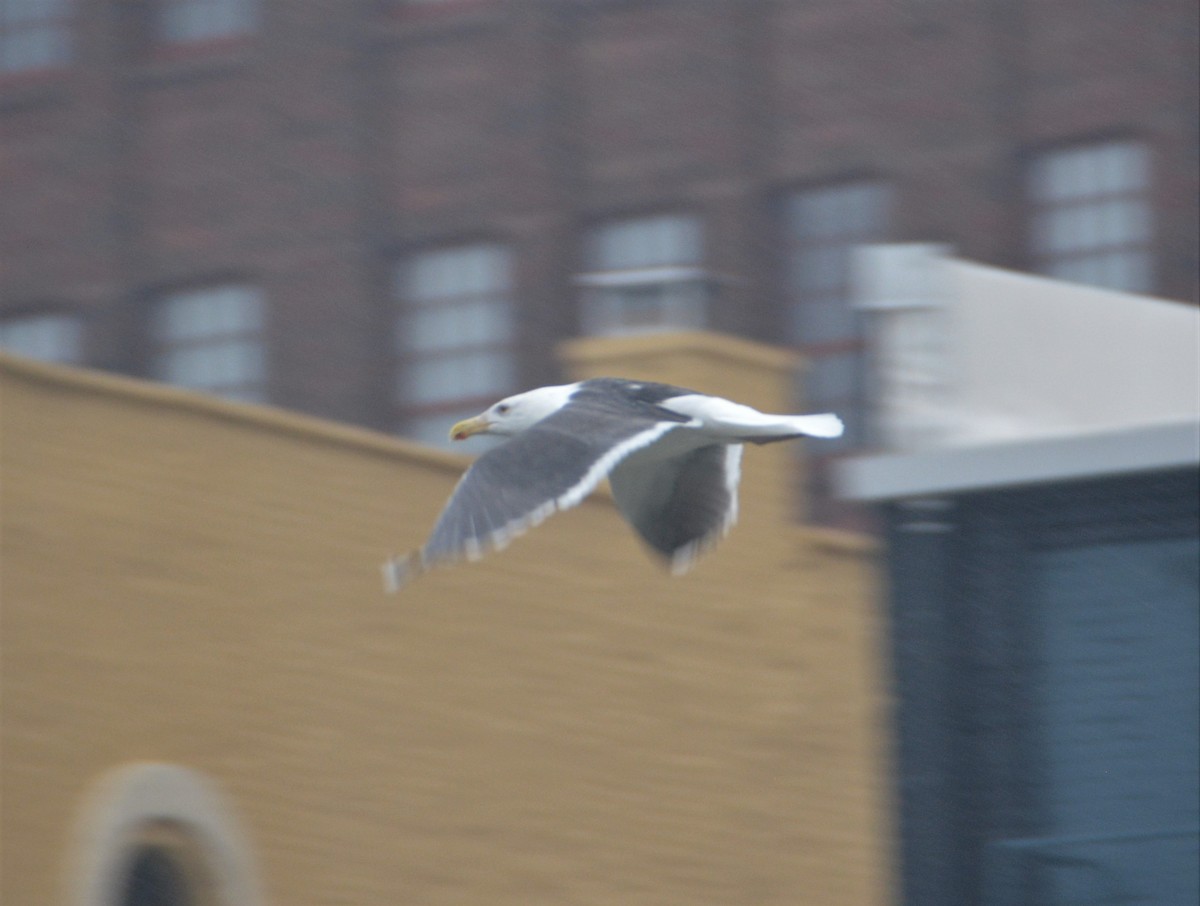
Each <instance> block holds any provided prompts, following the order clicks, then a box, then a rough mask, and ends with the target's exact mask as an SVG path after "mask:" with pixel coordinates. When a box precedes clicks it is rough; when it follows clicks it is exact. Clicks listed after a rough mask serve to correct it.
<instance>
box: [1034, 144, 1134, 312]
mask: <svg viewBox="0 0 1200 906" xmlns="http://www.w3.org/2000/svg"><path fill="white" fill-rule="evenodd" d="M1149 189H1150V164H1149V156H1148V154H1147V151H1146V147H1145V145H1143V144H1141V143H1140V142H1134V141H1110V142H1102V143H1098V144H1091V145H1081V146H1078V147H1074V148H1065V149H1060V150H1054V151H1047V152H1044V153H1042V154H1039V155H1038V156H1037V157H1035V158H1034V160H1033V162H1032V165H1031V167H1030V171H1029V201H1030V206H1031V208H1030V217H1031V223H1030V241H1031V249H1030V253H1031V257H1032V261H1033V267H1034V269H1035V270H1036V271H1038V272H1039V273H1042V274H1046V275H1047V276H1051V277H1057V278H1059V279H1061V280H1071V281H1074V282H1077V283H1088V284H1091V285H1093V286H1103V287H1107V288H1109V289H1116V290H1125V291H1130V292H1150V291H1151V290H1152V289H1153V286H1154V277H1153V273H1152V271H1153V267H1152V260H1151V249H1150V241H1151V223H1150V220H1151V216H1150V203H1149V198H1148V193H1149Z"/></svg>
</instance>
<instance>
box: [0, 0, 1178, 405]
mask: <svg viewBox="0 0 1200 906" xmlns="http://www.w3.org/2000/svg"><path fill="white" fill-rule="evenodd" d="M143 6H145V7H146V8H148V7H149V4H146V5H138V4H133V5H120V4H112V3H101V2H95V3H82V4H78V16H77V19H76V22H75V25H74V28H73V31H72V35H73V38H74V47H75V57H74V59H73V61H72V65H71V66H70V67H68V68H66V69H63V70H61V71H53V72H46V73H40V74H33V75H20V74H18V75H16V76H14V75H9V76H5V77H3V78H2V79H0V127H2V128H3V132H4V155H3V156H2V157H0V193H2V194H3V198H4V205H3V209H2V213H0V311H2V312H7V311H12V310H16V309H20V308H24V307H29V306H37V305H41V304H45V303H56V304H62V305H66V306H68V307H74V308H77V309H79V310H81V311H83V312H85V313H87V315H88V317H89V321H88V325H87V327H88V338H89V344H90V348H89V351H88V361H89V362H91V363H93V364H97V365H101V366H104V367H111V368H115V369H117V370H121V371H128V372H131V373H134V374H137V373H142V372H143V371H144V368H145V361H144V355H143V351H142V350H141V348H140V345H139V340H140V337H141V332H142V331H143V330H144V318H143V317H142V316H141V309H140V308H139V306H140V305H142V304H144V303H145V301H146V300H147V298H148V297H150V296H152V295H153V293H154V292H155V291H157V290H159V289H161V288H162V287H164V286H171V285H174V284H178V283H187V282H193V281H203V280H207V279H213V278H215V277H220V276H224V275H229V274H235V275H240V276H243V277H246V278H249V279H253V280H255V281H257V282H259V283H260V284H261V285H262V286H263V288H264V289H265V290H266V293H267V298H268V300H269V302H270V305H271V310H272V313H273V316H272V322H271V328H270V330H271V334H270V343H271V355H270V365H271V388H270V392H271V398H272V400H273V401H275V402H278V403H281V404H283V405H286V406H288V407H292V408H296V409H299V410H302V411H306V412H309V413H313V414H318V415H322V416H329V417H336V418H338V419H341V420H344V421H350V422H354V423H359V424H366V425H371V426H375V427H390V426H391V424H392V418H393V415H394V412H393V410H392V402H391V399H390V386H391V380H390V378H391V373H392V366H393V363H392V362H391V358H390V357H391V345H390V329H389V328H390V325H391V318H392V303H391V300H390V298H389V293H388V280H387V274H388V271H389V266H390V263H391V262H392V261H393V260H394V257H395V256H396V255H398V254H401V253H403V252H405V251H407V250H410V249H412V248H415V247H418V246H420V245H422V244H424V243H429V242H436V241H444V240H457V239H467V238H475V237H480V236H485V237H500V238H503V239H505V240H507V241H510V242H511V243H512V244H513V246H514V248H515V250H516V252H517V255H518V260H517V267H518V286H517V291H516V293H515V295H516V298H517V299H518V300H519V301H520V303H521V305H522V306H523V308H524V312H523V319H522V322H521V328H522V331H521V338H520V340H519V344H520V348H521V352H522V363H523V366H522V367H523V368H524V372H525V373H524V374H523V375H522V384H536V383H544V382H546V381H547V380H549V379H551V378H553V377H554V376H555V375H556V373H557V371H558V366H557V363H556V362H555V360H554V358H553V356H552V355H551V354H550V353H549V352H548V350H549V349H550V348H552V345H553V342H554V341H556V340H558V339H562V338H564V337H568V336H571V335H573V334H574V332H575V330H576V327H577V316H576V311H575V301H576V294H577V291H576V288H575V287H574V286H573V285H572V284H571V282H570V277H571V275H572V274H574V273H576V272H577V271H578V270H579V269H580V262H579V240H580V236H581V234H582V232H583V231H584V229H585V228H586V226H587V225H588V224H589V223H591V222H593V221H595V220H597V219H599V218H603V217H607V216H611V215H615V214H624V213H631V212H637V211H645V210H656V209H662V208H669V209H680V210H687V211H690V212H693V213H696V214H699V215H701V216H702V217H703V218H704V219H705V226H706V235H707V243H706V253H705V254H706V259H707V261H706V263H707V264H708V265H709V266H710V267H711V268H712V269H713V270H714V271H716V272H718V273H720V274H723V275H727V276H732V277H735V278H737V279H735V280H732V281H729V282H728V283H727V284H725V285H724V287H723V292H722V296H721V300H720V303H719V306H718V310H717V311H716V312H715V313H714V315H713V324H714V326H715V327H717V328H719V329H722V330H727V331H734V332H738V333H741V334H744V335H747V336H750V337H756V338H759V339H765V338H772V337H777V336H779V331H780V328H781V325H782V324H783V317H784V315H783V312H782V303H783V295H782V284H781V278H780V275H779V274H778V272H777V271H776V269H775V268H774V267H773V266H772V265H773V262H774V259H775V257H776V256H777V254H778V251H779V242H778V237H777V233H776V230H775V225H774V224H773V222H772V219H771V206H770V201H771V199H772V198H773V197H774V195H775V194H776V193H777V192H779V191H780V190H782V189H784V188H786V187H789V186H794V185H802V184H808V183H819V182H821V181H824V180H828V179H834V178H842V177H846V176H862V175H867V176H876V177H882V178H885V179H888V180H891V181H892V182H893V184H894V185H895V188H896V192H897V209H896V213H897V218H898V221H897V223H896V226H895V235H894V237H893V238H895V239H900V240H923V241H924V240H933V241H949V242H952V243H954V244H955V245H956V246H957V247H958V248H959V249H960V250H961V252H962V253H963V254H964V255H966V256H968V257H970V258H973V259H976V260H980V261H983V262H986V263H993V264H999V265H1002V266H1017V267H1021V266H1025V265H1027V264H1028V260H1027V257H1026V255H1025V253H1024V251H1023V247H1024V244H1025V236H1024V226H1023V218H1022V209H1021V205H1020V200H1019V199H1020V188H1021V180H1020V172H1019V165H1020V161H1021V155H1022V153H1023V152H1024V151H1025V150H1027V149H1028V148H1030V147H1039V146H1042V145H1045V144H1052V143H1054V142H1059V141H1064V140H1070V139H1078V138H1087V137H1093V136H1102V135H1108V134H1130V135H1135V136H1139V137H1142V138H1144V139H1145V140H1146V141H1147V142H1149V144H1150V145H1151V147H1152V150H1153V165H1154V173H1155V192H1156V195H1157V210H1156V217H1157V219H1158V223H1157V227H1156V240H1155V242H1156V248H1157V258H1158V260H1157V262H1156V266H1157V270H1158V273H1159V283H1160V286H1159V291H1160V293H1161V294H1162V295H1165V296H1168V297H1172V298H1180V299H1195V298H1196V291H1197V284H1196V272H1197V257H1196V251H1195V250H1196V248H1197V245H1198V243H1197V224H1196V210H1195V198H1196V194H1197V176H1196V173H1197V166H1196V165H1197V156H1196V155H1197V149H1196V144H1195V131H1196V109H1197V94H1196V77H1195V76H1196V56H1197V36H1196V32H1197V29H1196V22H1195V15H1194V9H1193V8H1192V4H1191V3H1189V2H1186V0H1147V2H1140V3H1137V4H1128V3H1123V2H1119V0H1079V2H1060V3H1054V4H1036V3H1028V2H1024V3H1022V2H1017V0H1011V2H999V3H986V4H978V3H977V4H962V3H951V2H948V0H920V2H916V0H913V2H905V3H896V2H884V0H856V2H853V3H847V2H841V0H829V2H824V3H791V4H788V3H763V4H735V3H729V4H716V3H712V4H694V3H684V2H670V0H660V2H615V3H613V2H595V0H584V2H572V3H564V4H543V3H540V2H537V0H493V2H465V0H460V2H451V3H442V4H436V5H428V6H423V7H422V6H418V7H415V8H411V9H405V8H404V6H403V4H395V5H394V6H393V5H391V4H373V3H359V4H350V5H338V6H337V9H338V12H339V14H338V15H337V16H333V15H331V10H332V9H333V8H334V7H333V6H332V5H330V4H328V3H324V2H318V0H293V2H288V3H264V4H263V20H262V25H261V27H260V28H259V30H258V31H257V32H256V33H255V34H253V35H251V36H249V37H248V38H247V39H245V40H240V41H232V42H218V43H215V44H202V45H198V46H194V47H182V48H173V49H171V52H169V53H168V52H165V51H164V48H161V47H158V46H156V45H155V43H154V41H153V36H152V35H151V34H150V32H149V28H148V24H147V22H146V21H145V18H144V11H143V13H139V12H138V10H139V9H142V8H143ZM118 7H120V8H119V9H118ZM35 76H36V77H35Z"/></svg>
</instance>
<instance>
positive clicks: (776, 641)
mask: <svg viewBox="0 0 1200 906" xmlns="http://www.w3.org/2000/svg"><path fill="white" fill-rule="evenodd" d="M567 357H568V361H569V362H571V363H573V367H574V368H576V369H577V371H578V373H580V374H594V373H620V374H625V375H629V376H639V377H659V378H665V379H667V380H672V381H680V382H682V381H684V380H686V382H687V383H690V384H691V385H693V386H695V385H698V384H704V385H707V386H708V388H709V389H714V388H718V387H719V388H723V389H724V390H725V391H726V392H727V394H728V395H729V396H731V397H734V398H740V399H742V400H743V401H746V402H751V403H758V404H763V401H764V400H767V401H770V400H772V399H774V400H778V401H781V402H782V401H784V400H786V390H785V384H784V380H785V378H786V374H787V365H788V363H787V362H786V360H784V359H783V358H781V357H780V356H779V355H778V354H777V353H774V352H770V351H766V350H763V349H761V348H758V347H749V346H748V345H747V344H743V343H738V342H735V341H732V340H727V339H725V338H720V337H711V336H706V335H697V336H691V337H687V336H685V337H674V338H660V339H659V340H647V339H644V338H643V339H638V340H630V341H624V342H622V341H608V342H607V343H593V344H591V345H587V344H584V345H578V344H577V345H575V346H572V347H571V348H570V349H568V350H567ZM0 377H2V379H3V384H2V390H0V393H2V396H0V409H2V411H3V417H2V419H3V420H2V422H0V431H2V434H0V451H2V453H0V482H2V485H0V494H2V497H0V503H2V508H3V509H2V512H3V522H2V524H0V544H2V549H0V553H2V566H3V573H2V580H0V581H2V584H0V595H2V597H0V605H2V608H3V609H2V622H0V631H2V637H0V644H2V645H3V649H2V652H0V655H2V656H0V671H2V672H0V681H2V686H0V695H2V698H0V706H2V708H3V712H2V725H0V731H2V735H0V746H2V747H0V758H2V764H0V808H2V817H0V847H2V852H0V902H3V903H5V904H12V906H21V904H43V903H57V902H70V903H74V902H75V901H74V900H72V897H71V895H70V893H69V892H70V891H71V890H72V889H74V888H73V885H76V881H77V877H76V876H78V875H79V873H80V872H81V871H82V869H81V867H80V866H81V865H83V864H86V863H87V861H88V859H89V858H90V856H89V854H88V853H87V852H86V851H81V850H87V848H88V846H89V845H91V844H90V843H89V842H88V840H86V839H81V838H80V837H79V836H78V828H79V826H80V822H81V821H83V820H84V817H85V815H84V813H85V812H86V811H87V807H86V803H87V802H88V801H89V796H93V795H94V793H95V790H96V788H97V785H98V784H99V783H100V782H101V780H102V778H104V777H105V776H106V775H108V774H109V772H111V771H112V770H113V769H114V768H118V767H119V766H121V765H123V764H127V763H129V762H131V761H138V760H151V761H161V762H166V763H171V764H177V765H183V766H185V767H187V768H190V769H193V770H195V771H198V772H199V773H200V774H202V775H203V776H204V777H206V778H208V779H209V780H211V781H212V782H213V783H214V784H215V785H216V786H217V787H219V789H220V790H221V791H223V793H224V794H225V801H226V802H228V804H229V805H230V807H231V809H232V811H233V812H234V813H235V815H236V818H237V819H238V821H239V823H240V825H241V827H242V829H243V831H244V832H245V836H246V838H247V840H248V855H249V857H250V859H251V860H252V861H253V863H254V864H255V865H256V866H257V872H258V874H259V876H260V877H261V879H262V887H263V890H264V893H265V901H266V902H268V903H271V904H276V906H301V904H335V903H336V904H394V903H409V902H411V903H422V904H449V903H455V904H458V903H463V904H481V903H487V904H498V906H502V904H514V906H515V904H534V903H544V904H565V903H579V904H622V906H624V904H642V903H645V904H650V903H653V904H676V903H677V904H698V903H712V904H732V903H756V904H788V906H791V904H797V903H805V904H847V906H866V904H875V903H883V902H885V901H886V900H887V899H888V896H887V891H888V886H889V884H888V879H889V869H888V858H889V854H888V838H889V836H890V828H889V825H888V818H887V815H888V803H887V799H886V794H885V784H884V774H885V771H884V764H883V760H882V753H883V751H884V739H883V735H882V731H881V716H882V706H883V695H882V692H881V672H882V671H881V668H880V664H879V659H878V655H879V651H880V639H879V635H880V632H879V626H878V624H877V618H876V615H875V611H874V608H873V601H874V595H875V589H874V579H873V576H872V572H871V565H870V557H871V551H870V547H869V545H867V544H865V543H863V542H861V541H856V540H854V539H847V538H839V537H836V536H831V535H827V534H822V533H819V532H812V531H806V530H803V529H801V528H799V527H796V526H793V525H791V524H789V523H787V522H786V521H785V516H784V515H783V514H785V513H786V511H787V510H788V506H787V504H786V500H787V499H788V495H789V493H790V490H789V488H790V486H791V483H792V482H791V479H790V478H788V476H787V471H788V470H787V468H786V466H787V462H789V460H787V459H780V458H779V457H780V456H781V452H782V451H783V449H784V448H785V447H787V446H789V445H777V446H776V447H765V448H752V449H750V450H748V451H747V456H746V460H745V463H744V467H745V471H746V473H747V480H748V485H749V487H748V492H747V495H746V498H745V500H744V506H743V516H742V520H741V525H739V527H738V528H737V529H735V531H734V533H733V535H732V536H731V537H730V539H729V540H728V541H727V542H726V543H725V544H724V545H723V546H722V547H720V548H718V549H717V550H716V551H715V552H714V553H712V554H711V555H709V557H707V558H706V559H705V560H704V561H702V562H701V564H700V565H699V566H698V567H697V569H696V570H695V571H694V572H693V573H692V574H690V575H689V576H686V577H683V578H679V579H672V578H671V577H669V576H668V575H666V574H665V572H664V571H663V570H662V569H661V568H660V566H659V565H658V564H657V563H656V562H653V561H651V560H650V559H649V558H648V557H647V556H646V555H645V554H644V553H643V552H642V551H641V549H640V548H639V546H638V544H637V542H636V541H635V540H634V538H633V537H632V535H631V533H630V532H629V531H628V530H627V529H626V527H625V526H624V524H623V523H621V522H620V520H619V517H618V516H617V514H616V512H615V510H614V509H613V508H612V506H611V504H610V502H609V501H608V499H607V498H606V497H605V496H604V495H603V494H601V495H599V496H598V497H594V498H593V499H592V500H590V501H588V502H586V503H585V504H584V505H583V506H581V507H579V508H578V509H577V510H574V511H572V512H569V513H565V514H561V515H558V516H556V517H554V518H553V519H552V520H551V521H550V522H548V523H546V524H545V525H543V526H542V527H541V528H539V529H538V530H536V531H534V532H532V533H531V534H530V535H528V536H527V537H525V538H522V539H519V540H518V541H517V542H516V543H514V545H513V546H512V547H511V548H510V549H509V550H507V551H505V552H503V553H502V554H499V555H496V556H493V557H491V558H488V559H486V560H484V561H483V562H481V563H479V564H470V565H464V566H461V567H455V568H451V569H446V570H443V571H439V572H434V573H431V574H429V575H427V576H425V577H423V578H422V579H421V580H420V581H418V582H417V583H415V584H413V585H411V586H409V587H408V588H407V589H405V591H404V592H403V593H402V594H400V595H399V596H397V597H390V598H389V597H386V596H384V595H383V594H382V592H381V586H380V576H379V570H378V566H379V563H380V561H381V560H382V559H383V558H384V557H385V556H386V555H387V554H389V553H393V552H396V551H400V550H404V549H407V548H410V547H414V546H417V545H418V544H420V543H421V541H422V540H423V539H424V536H425V534H426V533H427V531H428V530H429V528H430V527H431V525H432V523H433V521H434V519H435V518H436V516H437V514H438V511H439V509H440V507H441V505H442V503H443V502H444V501H445V499H446V496H447V495H448V493H449V491H450V489H451V487H452V486H453V484H454V482H455V481H456V480H457V477H458V475H459V473H460V472H461V470H462V468H463V465H464V463H465V460H463V459H460V458H458V457H454V456H451V455H448V454H439V453H435V452H431V451H427V450H424V449H421V448H418V447H416V446H413V445H409V444H406V443H404V442H401V441H397V440H395V439H391V438H387V437H383V436H380V435H375V434H371V433H368V432H364V431H359V430H356V429H351V428H346V427H341V426H337V425H331V424H327V423H323V422H317V421H313V420H310V419H305V418H301V417H297V416H293V415H289V414H284V413H280V412H277V411H274V410H269V409H262V408H253V407H240V406H235V405H232V404H225V403H221V402H217V401H212V400H208V399H205V398H202V397H198V396H193V395H190V394H187V393H184V392H181V391H177V390H173V389H170V388H164V387H159V386H154V385H147V384H142V383H138V382H133V381H128V380H124V379H118V378H113V377H109V376H104V375H98V374H93V373H88V372H79V371H69V370H65V369H57V368H51V367H48V366H40V365H33V364H29V363H22V362H18V361H16V360H13V359H7V360H2V361H0ZM701 389H703V388H701ZM766 476H772V478H771V481H770V482H769V483H768V482H766V481H765V479H766ZM93 842H94V841H93ZM218 902H219V899H218ZM221 906H241V904H221Z"/></svg>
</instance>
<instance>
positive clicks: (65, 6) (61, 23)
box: [0, 0, 70, 74]
mask: <svg viewBox="0 0 1200 906" xmlns="http://www.w3.org/2000/svg"><path fill="white" fill-rule="evenodd" d="M69 11H70V9H69V3H68V0H4V2H2V3H0V74H3V73H6V72H24V71H27V70H31V69H47V68H50V67H53V66H61V65H62V64H64V63H66V62H67V58H68V56H69V48H68V38H69V30H68V14H69Z"/></svg>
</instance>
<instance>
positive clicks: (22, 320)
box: [0, 314, 83, 365]
mask: <svg viewBox="0 0 1200 906" xmlns="http://www.w3.org/2000/svg"><path fill="white" fill-rule="evenodd" d="M0 349H5V350H7V351H9V352H15V353H16V354H17V355H24V356H29V358H31V359H41V360H42V361H44V362H61V363H64V364H68V365H74V364H79V363H80V362H81V361H82V358H83V356H82V352H83V329H82V325H81V324H80V323H79V319H78V318H76V317H74V316H72V315H63V314H39V315H16V316H12V317H7V318H4V319H3V320H0Z"/></svg>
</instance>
